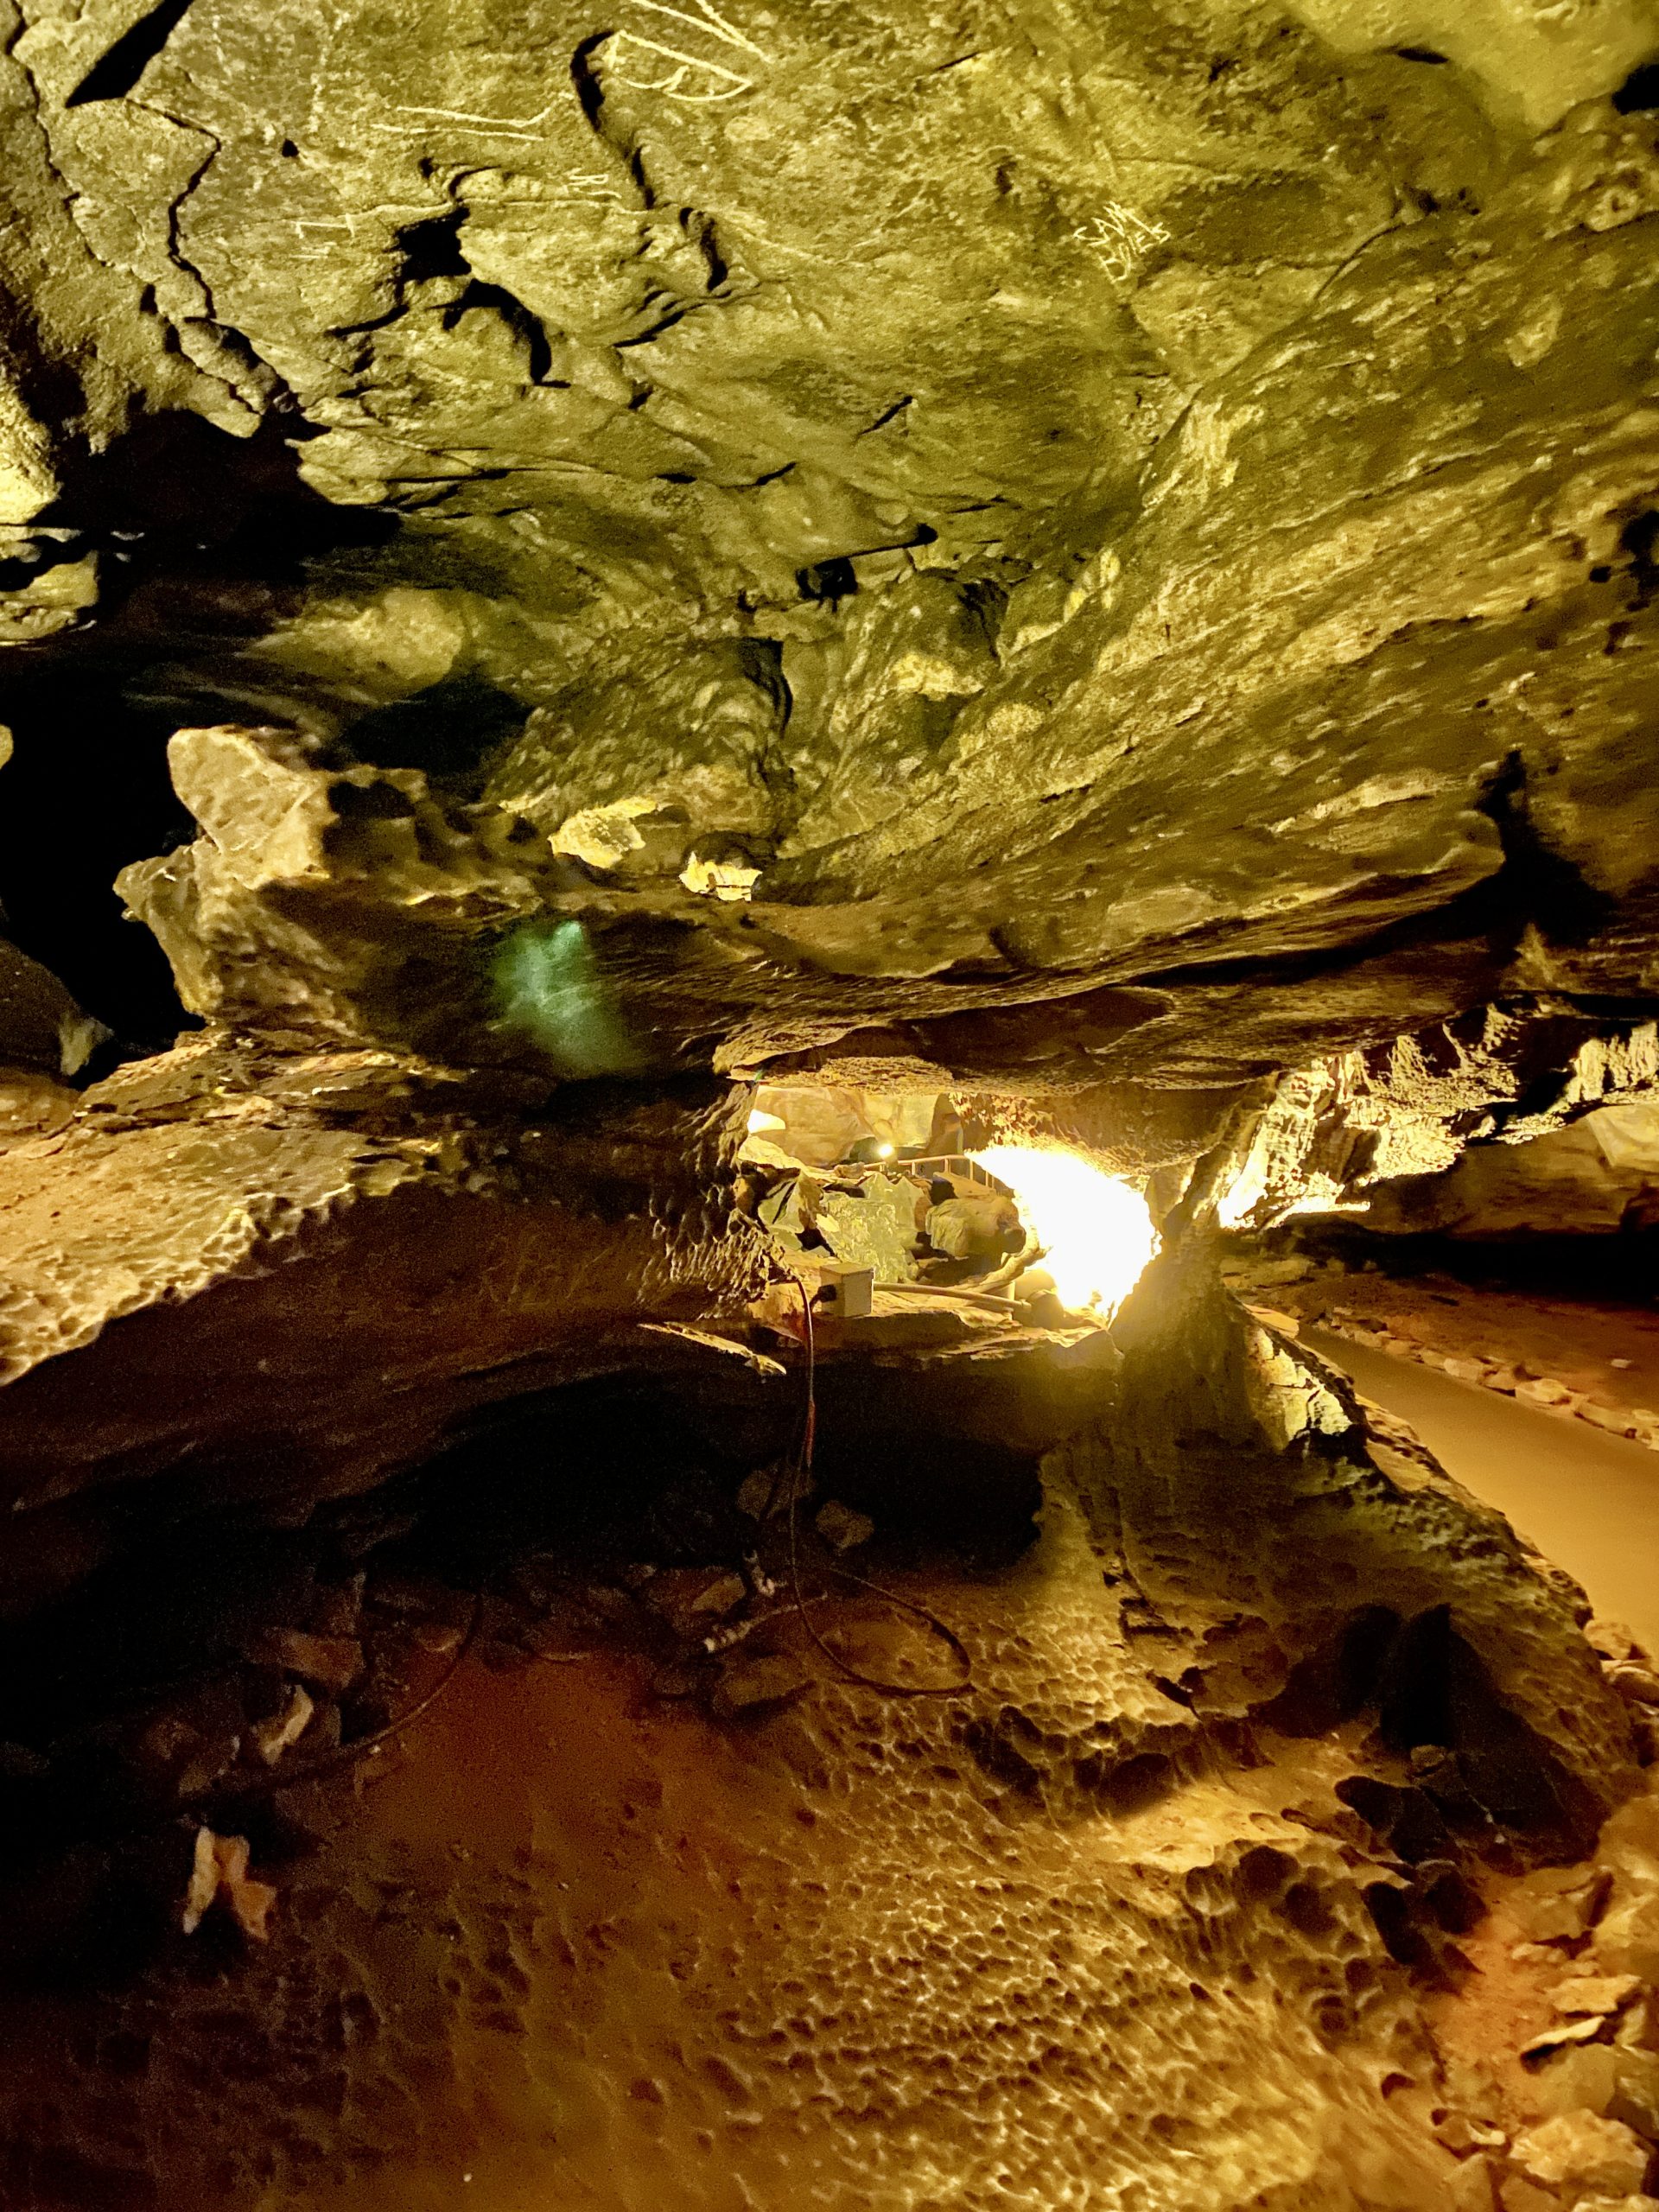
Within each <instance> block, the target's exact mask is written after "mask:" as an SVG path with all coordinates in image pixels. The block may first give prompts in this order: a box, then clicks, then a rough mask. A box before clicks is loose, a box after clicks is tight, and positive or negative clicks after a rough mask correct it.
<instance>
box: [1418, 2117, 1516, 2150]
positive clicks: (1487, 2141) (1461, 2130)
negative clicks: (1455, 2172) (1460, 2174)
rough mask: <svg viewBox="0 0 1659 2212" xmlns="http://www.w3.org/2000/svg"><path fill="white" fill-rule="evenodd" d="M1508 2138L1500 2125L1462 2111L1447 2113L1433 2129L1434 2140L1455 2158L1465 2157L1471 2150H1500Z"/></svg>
mask: <svg viewBox="0 0 1659 2212" xmlns="http://www.w3.org/2000/svg"><path fill="white" fill-rule="evenodd" d="M1434 2140H1435V2141H1436V2142H1437V2143H1440V2144H1443V2145H1445V2147H1446V2149H1447V2150H1448V2151H1450V2152H1451V2153H1452V2156H1453V2158H1467V2157H1468V2156H1469V2154H1470V2152H1471V2151H1502V2150H1503V2148H1504V2147H1505V2146H1506V2145H1507V2144H1508V2142H1509V2137H1508V2136H1507V2135H1505V2133H1503V2129H1502V2128H1501V2127H1494V2126H1492V2125H1491V2122H1490V2121H1488V2120H1471V2118H1470V2117H1469V2115H1468V2113H1462V2112H1449V2113H1446V2117H1445V2119H1444V2120H1441V2121H1440V2124H1439V2126H1437V2127H1436V2128H1435V2130H1434Z"/></svg>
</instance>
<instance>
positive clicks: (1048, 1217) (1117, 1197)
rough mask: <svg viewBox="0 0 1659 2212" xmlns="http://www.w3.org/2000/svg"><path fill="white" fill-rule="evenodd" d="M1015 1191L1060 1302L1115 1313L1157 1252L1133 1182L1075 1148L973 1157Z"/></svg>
mask: <svg viewBox="0 0 1659 2212" xmlns="http://www.w3.org/2000/svg"><path fill="white" fill-rule="evenodd" d="M972 1157H973V1158H974V1159H975V1160H977V1161H978V1163H979V1165H980V1166H982V1167H983V1168H986V1169H988V1171H989V1173H991V1174H993V1175H995V1177H996V1179H997V1180H998V1182H1000V1183H1006V1184H1007V1186H1008V1188H1009V1190H1011V1191H1012V1192H1014V1202H1015V1204H1016V1205H1018V1206H1019V1209H1020V1219H1021V1220H1022V1221H1023V1222H1024V1223H1025V1224H1026V1227H1027V1229H1028V1230H1030V1231H1031V1233H1032V1234H1033V1236H1035V1238H1036V1239H1037V1242H1038V1243H1039V1244H1040V1245H1042V1246H1043V1247H1044V1248H1045V1249H1046V1253H1047V1257H1046V1259H1044V1260H1043V1261H1041V1262H1039V1265H1041V1266H1042V1267H1045V1268H1047V1270H1048V1272H1049V1274H1052V1276H1053V1278H1054V1287H1055V1289H1056V1290H1057V1291H1058V1294H1059V1299H1060V1303H1061V1304H1062V1305H1063V1306H1067V1307H1069V1308H1070V1309H1071V1311H1072V1312H1073V1313H1077V1312H1080V1311H1081V1310H1082V1309H1083V1308H1084V1307H1085V1306H1098V1307H1099V1309H1100V1310H1101V1312H1102V1313H1106V1314H1111V1313H1116V1311H1117V1309H1118V1307H1119V1306H1121V1305H1122V1303H1123V1300H1125V1299H1126V1298H1127V1297H1128V1294H1129V1293H1130V1292H1131V1291H1132V1290H1133V1289H1134V1288H1135V1284H1136V1283H1137V1282H1138V1281H1140V1279H1141V1269H1142V1268H1144V1267H1145V1266H1146V1264H1147V1261H1148V1260H1150V1259H1151V1257H1152V1255H1153V1254H1154V1252H1155V1251H1156V1250H1157V1249H1158V1232H1157V1230H1155V1229H1154V1227H1153V1225H1152V1216H1151V1214H1150V1213H1149V1212H1148V1211H1147V1202H1146V1200H1145V1199H1144V1198H1142V1197H1141V1193H1140V1192H1138V1191H1136V1190H1135V1189H1134V1188H1133V1187H1132V1186H1131V1185H1129V1184H1128V1183H1123V1182H1120V1181H1119V1180H1118V1179H1117V1178H1116V1176H1113V1175H1106V1174H1103V1173H1102V1172H1101V1170H1100V1169H1099V1168H1098V1167H1091V1166H1090V1164H1089V1162H1088V1161H1087V1160H1079V1159H1078V1158H1077V1154H1075V1153H1071V1152H1061V1151H1059V1150H1058V1149H1056V1150H1053V1151H1049V1150H1046V1149H1045V1150H1039V1149H1038V1148H1037V1147H1035V1146H1027V1145H1018V1144H998V1145H992V1146H991V1147H989V1148H988V1150H986V1151H984V1152H976V1153H975V1154H972Z"/></svg>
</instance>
